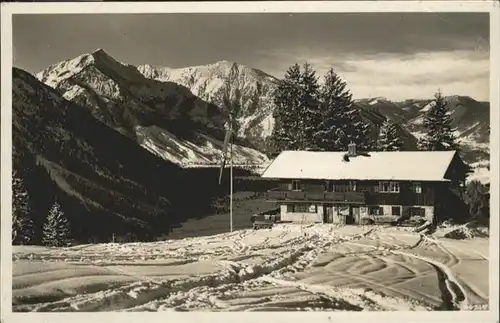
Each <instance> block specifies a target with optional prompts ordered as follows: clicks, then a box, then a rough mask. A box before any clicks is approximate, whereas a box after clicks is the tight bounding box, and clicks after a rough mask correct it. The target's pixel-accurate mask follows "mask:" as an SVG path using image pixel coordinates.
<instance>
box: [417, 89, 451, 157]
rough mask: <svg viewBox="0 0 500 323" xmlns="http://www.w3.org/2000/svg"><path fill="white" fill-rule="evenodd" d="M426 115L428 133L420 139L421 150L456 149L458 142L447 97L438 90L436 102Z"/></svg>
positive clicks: (424, 123) (425, 123) (424, 122)
mask: <svg viewBox="0 0 500 323" xmlns="http://www.w3.org/2000/svg"><path fill="white" fill-rule="evenodd" d="M430 104H431V107H430V109H429V110H428V111H427V112H426V114H425V115H424V121H423V126H424V128H425V130H426V135H425V136H424V137H423V138H422V139H421V140H420V142H419V147H420V149H421V150H429V151H435V150H437V151H440V150H456V149H458V144H457V143H456V138H455V136H454V134H453V129H452V127H451V122H452V121H453V120H452V116H451V113H450V109H449V106H448V103H447V102H446V98H445V97H443V96H442V94H441V92H440V91H438V92H437V93H436V94H435V100H434V102H432V103H430Z"/></svg>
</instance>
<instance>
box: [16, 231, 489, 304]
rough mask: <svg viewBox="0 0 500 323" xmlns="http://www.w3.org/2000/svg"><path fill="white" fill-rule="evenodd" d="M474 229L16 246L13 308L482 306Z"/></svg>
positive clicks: (479, 249) (481, 263) (484, 297)
mask: <svg viewBox="0 0 500 323" xmlns="http://www.w3.org/2000/svg"><path fill="white" fill-rule="evenodd" d="M484 236H485V235H480V236H479V237H477V238H474V239H466V240H465V241H461V240H453V239H448V238H431V237H427V236H423V235H420V234H417V233H415V232H411V231H409V230H404V228H382V227H374V226H371V227H363V226H343V227H342V226H335V225H324V224H319V225H311V226H303V225H293V224H278V225H276V226H275V227H273V229H272V230H251V229H249V230H238V231H234V232H231V233H223V234H218V235H213V236H206V237H195V238H185V239H180V240H167V241H159V242H152V243H126V244H118V243H108V244H95V245H82V246H75V247H71V248H54V249H48V248H44V247H33V246H21V247H15V248H14V250H13V256H12V258H13V288H12V289H13V293H12V294H13V310H14V311H15V312H18V311H26V312H28V311H40V312H47V311H52V312H60V311H72V312H79V311H80V312H89V311H101V312H105V311H126V312H140V311H285V310H287V311H432V310H465V311H468V310H488V302H489V298H490V295H489V283H488V276H489V275H488V265H489V260H488V248H489V243H488V242H489V239H488V238H487V235H486V237H484ZM450 259H453V261H450Z"/></svg>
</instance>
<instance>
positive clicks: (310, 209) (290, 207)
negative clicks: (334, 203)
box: [286, 204, 318, 213]
mask: <svg viewBox="0 0 500 323" xmlns="http://www.w3.org/2000/svg"><path fill="white" fill-rule="evenodd" d="M286 212H287V213H317V212H318V207H317V205H315V204H310V205H309V204H287V206H286Z"/></svg>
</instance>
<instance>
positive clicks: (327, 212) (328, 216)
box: [323, 206, 333, 223]
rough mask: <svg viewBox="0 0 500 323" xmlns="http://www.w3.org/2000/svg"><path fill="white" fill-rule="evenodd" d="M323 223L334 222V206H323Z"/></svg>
mask: <svg viewBox="0 0 500 323" xmlns="http://www.w3.org/2000/svg"><path fill="white" fill-rule="evenodd" d="M323 223H333V207H332V206H323Z"/></svg>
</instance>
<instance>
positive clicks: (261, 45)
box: [13, 12, 490, 101]
mask: <svg viewBox="0 0 500 323" xmlns="http://www.w3.org/2000/svg"><path fill="white" fill-rule="evenodd" d="M489 39H490V37H489V16H488V13H429V12H427V13H423V12H422V13H300V14H288V13H280V14H275V13H267V14H266V13H264V14H263V13H258V14H252V13H248V14H209V13H205V14H189V13H186V14H86V15H75V14H71V15H69V14H65V15H62V14H59V15H40V14H39V15H15V16H14V17H13V55H14V61H13V65H14V66H16V67H19V68H22V69H24V70H26V71H28V72H31V73H37V72H39V71H40V70H42V69H44V68H46V67H48V66H49V65H51V64H54V63H57V62H59V61H62V60H66V59H70V58H73V57H76V56H79V55H81V54H84V53H89V52H92V51H93V50H95V49H97V48H102V49H104V50H105V51H106V52H107V53H108V54H110V55H111V56H113V57H114V58H115V59H116V60H118V61H121V62H125V63H128V64H132V65H140V64H151V65H157V66H168V67H171V68H179V67H186V66H193V65H203V64H210V63H214V62H217V61H220V60H229V61H234V62H237V63H240V64H244V65H247V66H249V67H254V68H258V69H261V70H263V71H265V72H266V73H269V74H271V75H273V76H276V77H278V78H281V77H282V76H283V75H284V73H285V71H286V70H287V68H288V67H289V66H291V65H292V64H294V63H299V64H303V63H304V62H308V63H310V64H311V65H312V66H313V68H314V69H315V70H316V72H317V75H318V77H320V78H322V77H323V75H324V74H325V72H326V71H327V70H328V69H329V68H333V69H334V71H335V72H337V74H339V75H340V76H341V77H342V78H343V79H344V80H345V81H346V82H347V86H348V88H349V89H350V90H351V92H352V94H353V97H354V98H368V97H385V98H387V99H390V100H404V99H410V98H412V99H420V98H429V97H432V96H433V95H434V93H435V92H436V91H437V90H438V89H439V90H441V92H442V93H443V94H444V95H468V96H471V97H473V98H475V99H476V100H482V101H486V100H489V70H490V67H489V58H490V54H489V49H490V41H489Z"/></svg>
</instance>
